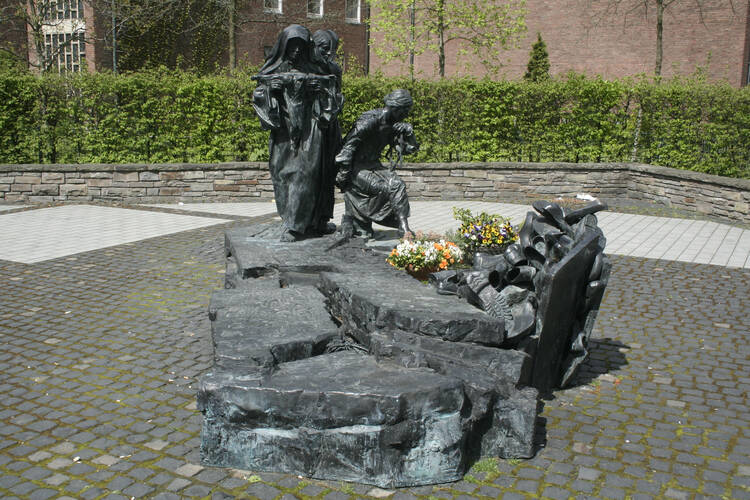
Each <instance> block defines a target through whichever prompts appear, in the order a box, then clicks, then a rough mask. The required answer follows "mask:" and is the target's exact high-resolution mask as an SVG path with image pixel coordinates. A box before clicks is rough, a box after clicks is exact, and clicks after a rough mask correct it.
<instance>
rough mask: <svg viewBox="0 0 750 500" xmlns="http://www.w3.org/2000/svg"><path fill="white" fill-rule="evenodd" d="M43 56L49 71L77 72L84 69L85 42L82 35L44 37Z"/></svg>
mask: <svg viewBox="0 0 750 500" xmlns="http://www.w3.org/2000/svg"><path fill="white" fill-rule="evenodd" d="M44 42H45V43H44V53H45V54H44V55H45V59H46V60H47V62H48V67H49V69H50V70H55V69H56V70H57V71H58V72H59V73H65V72H66V71H72V72H78V71H81V70H82V69H83V68H84V67H85V61H86V40H85V36H84V34H83V33H81V32H79V33H52V34H47V35H44Z"/></svg>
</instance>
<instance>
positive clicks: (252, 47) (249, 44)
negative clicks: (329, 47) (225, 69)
mask: <svg viewBox="0 0 750 500" xmlns="http://www.w3.org/2000/svg"><path fill="white" fill-rule="evenodd" d="M362 4H363V5H364V0H363V1H362ZM344 6H345V0H324V3H323V17H322V18H312V17H308V16H307V0H283V12H282V13H281V14H270V13H266V12H263V2H262V0H251V1H250V2H248V3H247V5H246V7H245V8H244V9H243V10H242V11H241V12H240V14H239V16H238V18H239V19H238V22H239V23H243V21H245V22H244V23H243V24H240V25H239V26H238V29H237V60H238V61H245V62H246V63H249V64H253V65H260V64H262V63H263V61H264V59H265V58H264V54H263V47H273V45H274V43H275V42H276V38H277V37H278V34H279V32H280V31H281V30H282V29H284V28H285V27H287V26H288V25H290V24H301V25H303V26H305V27H306V28H308V29H309V30H310V32H311V33H314V32H315V31H317V30H319V29H332V30H333V31H335V32H336V33H337V34H338V35H339V39H340V41H339V45H341V46H342V48H343V50H344V61H347V64H348V60H349V59H350V57H349V56H353V57H355V58H356V60H357V62H358V63H359V64H360V65H362V66H365V65H366V62H367V31H366V26H365V25H364V24H353V23H348V22H346V21H345V20H344ZM363 8H364V7H363ZM247 21H249V22H247ZM344 61H342V63H344Z"/></svg>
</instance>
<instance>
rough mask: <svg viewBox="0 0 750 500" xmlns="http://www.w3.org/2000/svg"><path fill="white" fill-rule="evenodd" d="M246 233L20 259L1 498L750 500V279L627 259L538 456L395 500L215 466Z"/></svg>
mask: <svg viewBox="0 0 750 500" xmlns="http://www.w3.org/2000/svg"><path fill="white" fill-rule="evenodd" d="M242 223H243V222H232V223H223V224H219V225H215V226H210V227H204V228H200V229H195V230H191V231H185V232H181V233H176V234H171V235H167V236H162V237H158V238H152V239H148V240H143V241H140V242H137V243H129V244H124V245H120V246H115V247H109V248H103V249H100V250H95V251H90V252H87V253H80V254H76V255H74V256H69V257H61V258H58V259H54V260H47V261H44V262H40V263H35V264H21V263H15V262H8V261H0V278H1V279H2V287H1V288H0V343H1V344H2V349H0V394H2V398H0V422H1V423H2V425H0V497H3V498H13V497H18V498H34V499H44V498H60V497H72V498H83V499H92V498H131V497H136V498H138V497H145V498H190V497H195V498H217V499H218V498H231V497H240V498H248V497H251V498H252V497H258V498H264V499H266V498H279V499H282V498H283V499H284V500H292V499H294V498H326V499H329V500H338V499H345V498H350V497H358V496H368V495H369V496H375V497H384V496H388V495H390V497H391V498H394V499H411V498H456V499H468V498H487V497H491V498H495V497H501V498H531V497H545V498H555V499H556V498H569V497H577V498H585V497H600V498H626V497H632V498H699V497H706V498H722V497H724V498H750V410H749V409H748V399H747V398H748V395H747V391H748V387H750V315H748V311H750V293H749V291H750V270H748V269H739V268H724V267H717V266H710V265H699V264H689V263H682V262H670V261H660V260H648V259H644V258H635V257H622V256H613V257H612V260H613V263H614V268H613V273H612V279H611V281H610V285H609V288H608V290H607V293H606V295H605V298H604V301H603V304H602V310H601V313H600V316H599V319H598V320H597V324H596V327H595V331H594V340H593V341H592V346H591V347H592V354H591V358H590V361H589V362H588V363H587V365H586V366H585V370H584V371H583V372H582V374H581V376H580V377H579V384H578V385H577V386H576V387H574V388H572V389H568V390H564V391H558V392H556V393H555V395H554V398H553V399H550V400H548V401H545V404H544V408H543V411H542V413H541V418H540V420H541V426H540V433H539V444H540V449H539V452H538V453H537V455H536V457H535V458H533V459H531V460H492V459H487V460H483V461H481V462H479V463H477V464H475V466H474V468H473V469H472V471H471V472H470V473H469V474H468V475H467V476H466V477H465V478H464V480H462V481H460V482H457V483H452V484H443V485H436V486H425V487H420V488H411V489H404V490H397V491H395V492H391V491H383V490H378V489H374V488H372V487H371V486H367V485H359V484H349V483H341V482H326V481H317V480H312V479H308V478H300V477H297V476H290V475H282V474H270V473H262V472H260V473H259V472H251V471H233V470H227V469H215V468H208V467H206V468H204V467H201V465H200V461H199V453H198V447H199V443H200V435H199V429H200V422H201V416H200V414H199V413H198V412H197V411H196V409H195V392H196V390H195V387H196V381H197V379H198V377H200V375H201V374H202V373H203V372H204V371H205V370H207V369H208V368H209V366H210V365H211V343H210V336H209V321H208V318H207V314H206V308H207V304H208V299H209V296H210V294H211V291H212V290H213V289H215V288H219V287H221V285H222V280H223V274H222V273H223V258H222V245H223V231H224V230H225V229H226V228H227V227H230V225H232V224H242Z"/></svg>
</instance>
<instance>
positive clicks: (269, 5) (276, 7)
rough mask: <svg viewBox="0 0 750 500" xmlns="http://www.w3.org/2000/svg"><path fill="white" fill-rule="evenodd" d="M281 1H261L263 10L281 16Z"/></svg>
mask: <svg viewBox="0 0 750 500" xmlns="http://www.w3.org/2000/svg"><path fill="white" fill-rule="evenodd" d="M281 1H282V0H263V10H264V11H266V12H273V13H274V14H281V12H282V9H281Z"/></svg>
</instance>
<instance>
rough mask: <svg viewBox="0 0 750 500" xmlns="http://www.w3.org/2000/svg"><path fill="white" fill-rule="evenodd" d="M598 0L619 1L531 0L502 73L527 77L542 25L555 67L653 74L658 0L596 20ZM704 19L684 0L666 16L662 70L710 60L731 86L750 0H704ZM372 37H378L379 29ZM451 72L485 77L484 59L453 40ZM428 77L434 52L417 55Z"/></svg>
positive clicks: (613, 74)
mask: <svg viewBox="0 0 750 500" xmlns="http://www.w3.org/2000/svg"><path fill="white" fill-rule="evenodd" d="M593 3H596V4H599V5H601V4H607V3H610V4H611V3H614V0H597V1H596V2H594V1H593V0H527V9H528V14H527V16H526V24H527V26H528V32H527V34H526V36H525V37H524V39H523V40H522V41H521V43H520V47H519V48H518V49H514V50H510V51H508V52H507V54H506V56H507V61H506V65H505V66H504V68H503V69H502V70H501V76H503V77H506V78H510V79H516V78H520V77H522V76H523V74H524V72H525V71H526V64H527V63H528V60H529V53H530V51H531V45H532V44H533V43H534V42H535V41H536V34H537V32H541V34H542V38H543V39H544V41H545V43H546V44H547V50H548V52H549V55H550V63H551V72H552V73H553V74H564V73H566V72H568V71H570V70H574V71H577V72H582V73H586V74H589V75H601V76H603V77H605V78H618V77H623V76H627V75H634V74H638V73H653V71H654V65H655V60H656V9H655V7H654V3H653V0H647V2H646V3H647V4H648V5H649V8H648V9H644V7H643V4H644V2H643V0H622V2H621V5H620V8H619V11H618V13H617V14H615V15H612V16H608V17H605V19H603V20H602V21H601V22H599V23H596V22H595V19H594V18H595V17H596V15H597V14H598V13H599V11H598V10H597V9H594V8H592V7H591V5H592V4H593ZM701 3H702V4H703V5H704V8H703V20H701V16H700V12H699V10H698V9H697V7H696V2H694V1H689V0H678V1H676V2H675V3H674V4H672V6H670V7H669V9H668V10H667V11H666V13H665V15H664V60H663V64H662V74H663V75H665V76H671V75H674V74H683V75H684V74H691V73H693V72H694V71H695V69H696V67H697V66H703V67H705V66H706V65H707V63H709V64H708V68H707V69H708V74H709V75H710V77H711V78H714V79H726V80H728V81H729V82H730V83H731V84H732V85H734V86H739V85H741V84H742V83H744V81H745V80H744V79H743V78H742V76H743V73H744V74H745V76H746V74H747V60H748V55H747V53H748V51H749V50H750V49H749V48H747V46H748V43H750V40H749V39H748V38H749V37H750V32H749V31H748V30H749V29H750V28H749V26H748V25H749V24H750V4H749V3H748V2H747V1H744V0H743V1H740V2H738V1H736V0H734V1H733V3H734V11H733V10H732V7H731V5H730V2H729V0H705V1H701ZM371 36H372V38H373V40H374V41H377V40H379V39H380V37H379V35H378V33H375V32H373V33H372V35H371ZM447 49H448V50H447V54H448V65H447V68H446V74H447V75H449V76H451V75H466V74H473V75H477V76H483V75H484V70H483V68H482V67H481V66H478V65H474V66H473V67H471V68H469V69H468V70H467V69H465V68H464V66H463V65H462V64H457V63H456V62H457V61H456V51H457V49H458V47H457V46H456V45H455V44H454V45H450V46H448V47H447ZM371 57H372V60H371V64H370V69H371V70H373V71H377V70H378V69H381V70H383V72H384V73H385V74H389V75H395V74H407V73H408V66H405V65H398V64H393V65H391V66H389V67H387V68H386V67H384V65H383V64H382V62H381V61H380V60H379V59H378V58H377V56H376V55H375V54H372V56H371ZM416 59H417V60H416V66H417V70H418V71H419V72H421V73H420V74H421V75H422V76H426V77H432V76H435V75H437V71H436V69H435V68H436V62H437V57H436V56H435V55H428V54H425V55H423V56H420V57H417V58H416Z"/></svg>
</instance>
